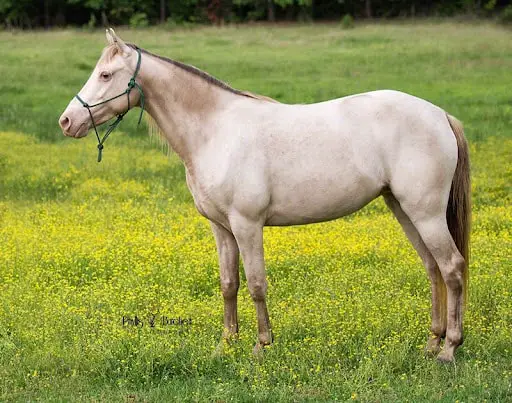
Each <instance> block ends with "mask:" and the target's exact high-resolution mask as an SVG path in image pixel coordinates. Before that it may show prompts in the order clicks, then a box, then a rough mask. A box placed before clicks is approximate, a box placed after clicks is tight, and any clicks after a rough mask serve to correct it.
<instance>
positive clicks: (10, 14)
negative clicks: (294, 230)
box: [0, 0, 512, 28]
mask: <svg viewBox="0 0 512 403" xmlns="http://www.w3.org/2000/svg"><path fill="white" fill-rule="evenodd" d="M510 4H511V0H37V1H33V0H0V24H1V25H3V26H4V28H37V27H46V28H49V27H54V26H61V27H63V26H89V27H95V26H102V25H130V26H133V27H143V26H148V25H154V24H169V25H179V24H194V23H211V24H224V23H239V22H247V21H314V20H337V19H338V20H339V19H340V18H341V17H343V16H351V17H353V18H393V17H422V16H452V15H456V14H471V15H480V16H492V15H495V14H498V13H504V12H509V13H511V12H512V5H510Z"/></svg>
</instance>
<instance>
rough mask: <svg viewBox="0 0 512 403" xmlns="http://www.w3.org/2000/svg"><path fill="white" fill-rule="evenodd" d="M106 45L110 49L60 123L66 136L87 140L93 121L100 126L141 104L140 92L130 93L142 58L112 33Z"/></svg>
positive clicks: (109, 33) (101, 58)
mask: <svg viewBox="0 0 512 403" xmlns="http://www.w3.org/2000/svg"><path fill="white" fill-rule="evenodd" d="M107 41H108V44H109V46H107V47H106V48H105V49H104V50H103V53H102V55H101V57H100V59H99V61H98V63H97V64H96V67H95V68H94V70H93V72H92V74H91V76H90V77H89V79H88V80H87V82H86V83H85V85H84V86H83V88H82V89H81V90H80V92H79V93H78V96H77V97H74V98H73V99H72V100H71V102H70V103H69V105H68V106H67V108H66V109H65V110H64V112H63V113H62V115H61V117H60V119H59V125H60V127H61V128H62V132H63V133H64V135H66V136H69V137H75V138H79V137H84V136H86V135H87V133H88V131H89V129H90V128H91V127H93V121H94V124H95V125H96V126H99V125H101V124H102V123H105V122H106V121H107V120H109V119H111V118H112V117H114V116H116V115H120V114H123V113H124V112H126V111H127V110H128V109H129V108H131V107H132V106H135V105H138V104H139V102H140V96H141V95H140V92H139V91H136V90H135V91H130V82H132V84H131V85H132V87H131V88H133V86H134V84H133V83H134V82H135V80H132V78H134V74H135V72H136V68H137V62H138V58H139V57H140V56H139V55H138V53H137V52H136V51H135V50H134V49H133V48H132V47H130V46H128V45H126V43H124V42H123V41H122V40H121V38H119V37H118V36H117V35H116V34H115V32H114V30H113V29H108V30H107ZM127 88H128V90H127ZM118 95H119V97H117V98H116V96H118ZM112 98H113V99H112ZM105 101H106V102H105Z"/></svg>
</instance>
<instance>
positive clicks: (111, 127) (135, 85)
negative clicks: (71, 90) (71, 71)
mask: <svg viewBox="0 0 512 403" xmlns="http://www.w3.org/2000/svg"><path fill="white" fill-rule="evenodd" d="M135 50H136V51H137V54H138V58H137V67H135V72H134V73H133V76H132V78H131V79H130V81H129V82H128V88H126V90H125V91H124V92H122V93H121V94H119V95H116V96H115V97H112V98H109V99H107V100H105V101H102V102H98V103H95V104H93V105H89V104H88V103H87V102H85V101H84V100H83V99H82V98H80V96H79V95H78V94H77V95H75V98H76V99H78V101H79V102H80V103H81V104H82V106H83V107H84V108H86V109H87V112H89V116H90V118H91V122H92V127H93V128H94V133H96V138H97V139H98V162H101V158H102V154H103V148H104V145H103V144H104V143H105V141H106V140H107V138H108V136H110V133H112V132H113V131H114V130H115V129H116V127H117V125H118V124H119V123H121V120H123V118H124V115H126V114H127V113H128V111H129V110H130V109H131V105H130V92H131V91H132V89H134V88H137V91H139V94H140V108H141V110H140V115H139V122H138V123H137V124H140V122H141V120H142V114H143V113H144V103H145V99H144V92H143V91H142V88H141V86H140V85H139V84H138V83H137V81H135V80H136V79H137V74H139V70H140V62H141V59H142V56H141V53H140V49H138V48H136V49H135ZM124 95H126V99H127V101H128V107H127V108H126V111H124V112H123V113H121V114H119V115H117V119H116V120H115V121H114V122H113V123H111V124H110V125H109V126H108V128H107V131H106V132H105V134H104V135H103V137H100V135H99V134H98V129H97V128H96V123H95V122H94V118H93V117H92V112H91V108H94V107H95V106H99V105H103V104H106V103H107V102H110V101H113V100H114V99H117V98H120V97H122V96H124Z"/></svg>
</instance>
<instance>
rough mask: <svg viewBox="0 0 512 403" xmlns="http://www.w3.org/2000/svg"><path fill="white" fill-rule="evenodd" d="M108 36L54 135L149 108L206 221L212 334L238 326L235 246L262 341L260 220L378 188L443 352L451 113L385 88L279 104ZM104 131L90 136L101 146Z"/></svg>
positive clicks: (460, 164)
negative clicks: (216, 285) (412, 263)
mask: <svg viewBox="0 0 512 403" xmlns="http://www.w3.org/2000/svg"><path fill="white" fill-rule="evenodd" d="M106 36H107V42H108V45H107V46H106V47H105V48H104V50H103V52H102V55H101V57H100V59H99V60H98V62H97V64H96V66H95V68H94V70H93V72H92V74H91V76H90V77H89V79H88V80H87V82H86V84H85V85H84V87H83V88H82V89H81V90H80V92H79V94H78V95H77V96H76V97H75V98H73V99H72V100H71V101H70V103H69V105H68V106H67V107H66V109H65V110H64V112H63V114H62V116H61V117H60V119H59V124H60V127H61V128H62V131H63V134H64V135H66V136H69V137H74V138H80V137H84V136H86V135H87V133H88V131H89V130H90V129H91V128H92V127H93V128H94V129H95V130H96V127H97V126H99V125H101V124H103V123H105V122H106V121H108V120H109V119H111V118H113V117H114V116H115V115H118V116H120V118H122V116H124V114H125V113H127V112H128V110H130V109H131V108H133V107H135V106H138V107H141V108H142V110H143V109H144V108H145V110H146V112H147V113H148V114H149V116H150V117H151V118H152V119H153V120H154V122H155V124H156V125H157V127H158V129H159V130H160V131H161V134H162V136H163V137H164V139H165V140H167V141H168V143H169V145H170V147H171V148H172V149H173V150H174V151H175V153H176V154H177V155H178V156H179V157H180V159H181V160H182V162H183V164H184V166H185V171H186V183H187V185H188V188H189V189H190V191H191V193H192V196H193V200H194V204H195V207H196V208H197V210H198V211H199V213H200V214H201V215H203V216H204V217H206V218H207V219H208V220H209V222H210V225H211V229H212V231H213V235H214V238H215V243H216V247H217V253H218V261H219V266H220V288H221V292H222V296H223V299H224V330H223V333H222V338H221V343H223V342H224V343H225V342H226V341H227V342H230V341H232V340H234V339H236V337H237V334H238V318H237V293H238V289H239V284H240V280H239V259H240V255H241V257H242V260H243V263H244V270H245V274H246V278H247V286H248V288H249V293H250V295H251V298H252V300H253V302H254V305H255V308H256V316H257V322H258V338H257V341H256V345H255V346H254V350H253V351H254V353H256V354H260V353H261V352H262V351H263V349H264V348H265V346H267V345H270V344H271V343H272V342H273V335H272V330H271V324H270V320H269V314H268V310H267V305H266V291H267V281H266V276H265V261H264V250H263V227H264V226H288V225H301V224H309V223H316V222H322V221H328V220H333V219H336V218H339V217H343V216H346V215H348V214H351V213H353V212H355V211H357V210H359V209H361V208H362V207H364V206H365V205H366V204H367V203H369V202H370V201H372V200H374V199H375V198H377V197H379V196H382V197H383V198H384V200H385V203H386V204H387V206H389V208H390V209H391V211H392V212H393V213H394V215H395V216H396V218H397V220H398V221H399V223H400V224H401V226H402V228H403V230H404V232H405V234H406V236H407V237H408V239H409V240H410V242H411V243H412V245H413V246H414V248H415V249H416V251H417V253H418V254H419V256H420V258H421V260H422V263H423V265H424V267H425V269H426V272H427V274H428V277H429V279H430V283H431V294H432V295H431V296H432V306H431V308H432V311H431V316H432V322H431V334H430V335H429V338H428V341H427V344H426V348H425V350H426V352H428V353H430V354H431V355H434V356H435V355H437V359H438V360H440V361H441V362H452V361H454V353H455V351H456V349H457V347H458V346H459V345H461V344H462V342H463V334H462V321H463V312H464V307H465V302H466V299H467V289H468V261H469V256H468V255H469V246H468V244H469V235H470V234H469V233H470V221H471V204H470V189H471V187H470V171H469V153H468V145H467V141H466V139H465V137H464V132H463V127H462V124H461V122H460V121H459V120H457V119H456V118H455V117H453V116H451V115H449V114H448V113H447V112H445V111H444V110H443V109H441V108H439V107H438V106H435V105H433V104H432V103H430V102H428V101H426V100H423V99H420V98H417V97H414V96H412V95H409V94H405V93H403V92H399V91H393V90H378V91H372V92H366V93H362V94H356V95H351V96H347V97H343V98H338V99H334V100H330V101H325V102H320V103H313V104H294V105H292V104H285V103H280V102H277V101H275V100H273V99H271V98H267V97H264V96H259V95H255V94H253V93H250V92H247V91H240V90H237V89H234V88H232V87H231V86H229V85H227V84H226V83H224V82H222V81H220V80H217V79H216V78H214V77H212V76H211V75H209V74H207V73H205V72H204V71H201V70H199V69H197V68H196V67H193V66H190V65H187V64H184V63H181V62H178V61H175V60H172V59H168V58H166V57H163V56H158V55H156V54H153V53H150V52H149V51H147V50H144V49H141V48H139V47H137V46H136V45H134V44H129V43H128V44H127V43H125V42H124V41H123V40H122V39H121V38H120V37H119V36H117V35H116V33H115V32H114V31H113V30H112V29H107V34H106ZM126 83H128V88H127V89H124V88H125V86H126ZM116 94H117V95H116ZM87 102H89V103H87ZM120 118H119V117H118V120H120ZM116 122H117V120H116ZM116 122H114V124H112V125H111V128H112V126H114V127H115V125H116V124H117V123H116ZM110 131H111V130H110V129H109V131H108V132H107V135H108V134H109V133H110ZM96 134H97V130H96ZM104 140H105V138H104V139H102V140H100V138H99V136H98V142H99V145H98V147H99V148H100V152H101V149H102V148H103V142H104ZM443 339H445V340H444V345H443V346H442V347H441V344H442V340H443Z"/></svg>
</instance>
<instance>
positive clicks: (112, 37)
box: [107, 28, 132, 56]
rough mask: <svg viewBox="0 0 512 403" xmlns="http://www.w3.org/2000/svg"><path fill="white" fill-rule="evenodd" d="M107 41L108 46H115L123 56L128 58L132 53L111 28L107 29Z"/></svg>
mask: <svg viewBox="0 0 512 403" xmlns="http://www.w3.org/2000/svg"><path fill="white" fill-rule="evenodd" d="M107 41H108V43H109V44H110V45H115V46H116V47H117V48H118V49H119V52H120V53H121V54H122V55H123V56H128V55H130V54H131V53H132V48H130V47H129V46H128V45H127V44H126V43H124V41H123V40H122V39H121V38H120V37H119V36H117V34H116V33H115V31H114V30H113V29H112V28H108V29H107Z"/></svg>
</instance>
